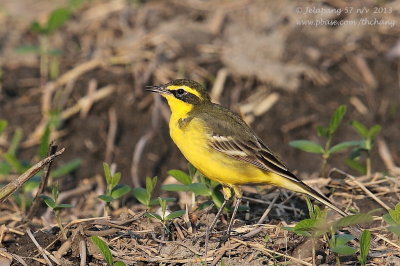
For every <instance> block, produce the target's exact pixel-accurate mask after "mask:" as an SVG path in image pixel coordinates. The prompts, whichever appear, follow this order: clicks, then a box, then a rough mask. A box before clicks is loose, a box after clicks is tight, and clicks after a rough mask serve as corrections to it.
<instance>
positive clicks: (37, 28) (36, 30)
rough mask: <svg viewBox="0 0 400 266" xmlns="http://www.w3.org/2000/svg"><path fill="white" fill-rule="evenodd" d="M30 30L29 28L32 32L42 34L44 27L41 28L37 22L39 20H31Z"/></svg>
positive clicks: (44, 30)
mask: <svg viewBox="0 0 400 266" xmlns="http://www.w3.org/2000/svg"><path fill="white" fill-rule="evenodd" d="M30 30H31V31H32V32H34V33H37V34H44V33H46V29H45V28H43V27H42V26H41V25H40V24H39V22H37V21H34V22H32V24H31V28H30Z"/></svg>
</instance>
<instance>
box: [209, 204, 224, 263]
mask: <svg viewBox="0 0 400 266" xmlns="http://www.w3.org/2000/svg"><path fill="white" fill-rule="evenodd" d="M227 202H228V200H224V202H223V203H222V205H221V208H219V210H218V212H217V215H215V217H214V220H213V221H212V223H211V225H210V226H209V227H207V230H206V239H205V244H204V249H205V255H206V256H207V250H208V249H207V248H208V240H209V238H210V233H211V232H212V230H213V229H214V226H215V224H216V223H217V221H218V217H219V216H220V215H221V213H222V211H223V210H224V208H225V205H226V203H227Z"/></svg>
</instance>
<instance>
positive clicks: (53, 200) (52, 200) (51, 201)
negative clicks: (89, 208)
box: [40, 185, 72, 239]
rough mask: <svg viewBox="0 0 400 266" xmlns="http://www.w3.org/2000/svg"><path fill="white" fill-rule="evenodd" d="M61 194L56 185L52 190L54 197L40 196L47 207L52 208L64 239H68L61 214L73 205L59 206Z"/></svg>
mask: <svg viewBox="0 0 400 266" xmlns="http://www.w3.org/2000/svg"><path fill="white" fill-rule="evenodd" d="M59 193H60V191H59V188H58V185H56V186H53V188H52V190H51V195H52V197H49V196H47V195H40V198H41V199H42V200H43V201H44V202H45V203H46V205H47V206H48V207H49V208H51V209H52V210H53V212H54V215H55V216H56V220H57V224H58V227H60V230H61V234H62V236H63V238H64V239H67V234H66V233H65V230H64V227H63V225H62V221H61V216H60V213H61V210H62V209H65V208H71V207H72V205H71V204H58V203H57V199H58V195H59Z"/></svg>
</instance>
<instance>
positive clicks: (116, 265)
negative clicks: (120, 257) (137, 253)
mask: <svg viewBox="0 0 400 266" xmlns="http://www.w3.org/2000/svg"><path fill="white" fill-rule="evenodd" d="M113 266H126V264H125V262H123V261H116V262H114V264H113Z"/></svg>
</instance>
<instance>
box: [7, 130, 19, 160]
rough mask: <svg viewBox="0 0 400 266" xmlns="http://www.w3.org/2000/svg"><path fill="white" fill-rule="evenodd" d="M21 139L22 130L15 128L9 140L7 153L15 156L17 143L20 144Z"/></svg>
mask: <svg viewBox="0 0 400 266" xmlns="http://www.w3.org/2000/svg"><path fill="white" fill-rule="evenodd" d="M21 139H22V129H21V128H17V129H16V130H15V132H14V135H13V137H12V139H11V143H10V146H9V147H8V150H7V153H9V154H11V155H13V156H15V154H16V153H17V150H18V146H19V143H20V142H21Z"/></svg>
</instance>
